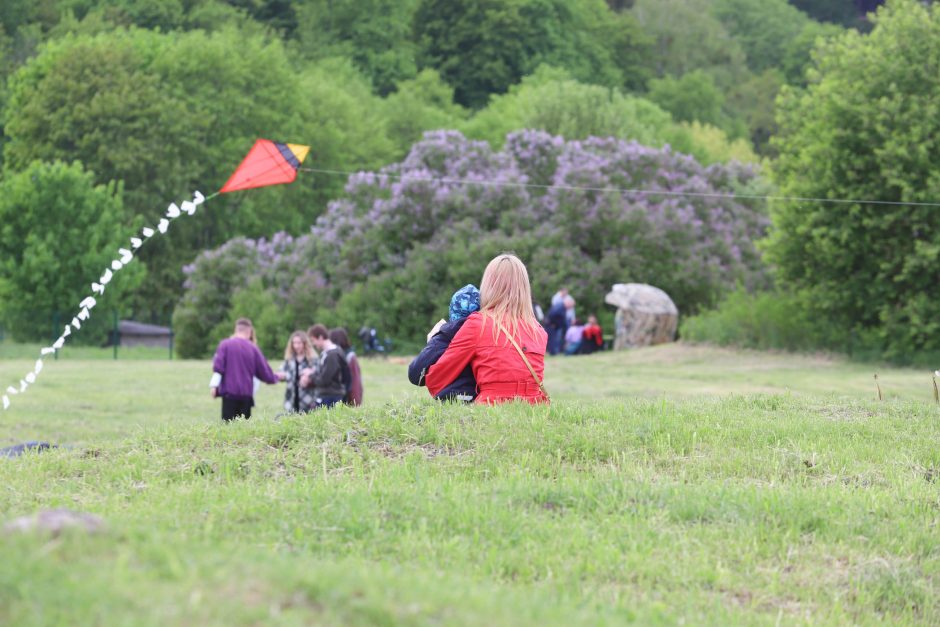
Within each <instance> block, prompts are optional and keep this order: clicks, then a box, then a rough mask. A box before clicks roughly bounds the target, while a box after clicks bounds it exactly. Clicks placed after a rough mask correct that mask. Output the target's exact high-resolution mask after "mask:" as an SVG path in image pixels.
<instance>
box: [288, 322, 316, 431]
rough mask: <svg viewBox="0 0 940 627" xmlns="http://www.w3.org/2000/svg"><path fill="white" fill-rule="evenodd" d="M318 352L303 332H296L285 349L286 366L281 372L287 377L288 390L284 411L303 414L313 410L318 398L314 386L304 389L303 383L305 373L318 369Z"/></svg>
mask: <svg viewBox="0 0 940 627" xmlns="http://www.w3.org/2000/svg"><path fill="white" fill-rule="evenodd" d="M316 364H317V352H316V351H315V350H313V345H312V344H311V343H310V338H308V337H307V334H306V333H304V332H303V331H294V332H293V333H292V334H291V336H290V339H289V340H288V341H287V347H286V348H285V349H284V365H283V366H282V367H281V370H282V371H283V372H284V373H285V375H286V377H287V378H286V380H287V390H286V391H285V392H284V409H286V410H287V411H291V412H294V413H295V414H301V413H305V412H308V411H310V410H311V409H313V406H314V405H316V401H317V399H316V396H315V395H314V393H313V386H310V387H304V386H303V384H302V383H301V379H302V378H303V374H304V371H310V370H312V369H314V368H316Z"/></svg>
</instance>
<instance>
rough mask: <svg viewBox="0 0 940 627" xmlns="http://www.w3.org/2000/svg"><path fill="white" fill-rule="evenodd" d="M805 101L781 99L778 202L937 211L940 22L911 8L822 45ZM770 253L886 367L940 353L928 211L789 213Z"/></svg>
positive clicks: (894, 7)
mask: <svg viewBox="0 0 940 627" xmlns="http://www.w3.org/2000/svg"><path fill="white" fill-rule="evenodd" d="M818 65H819V69H818V71H811V73H810V79H811V80H810V83H809V86H808V87H807V88H806V89H805V90H799V89H789V88H787V89H785V90H784V92H783V95H782V97H781V100H780V107H779V116H778V119H779V123H780V132H779V135H778V137H777V138H776V139H775V145H776V146H777V148H778V150H779V152H780V157H779V159H778V161H777V163H776V165H775V167H774V172H775V174H776V177H777V180H778V181H779V183H780V187H781V191H782V193H784V194H786V195H788V196H799V197H817V198H849V199H855V198H857V199H878V200H886V201H896V202H919V201H920V202H923V201H936V200H937V197H938V196H940V144H938V142H940V139H938V138H940V79H938V76H940V75H938V73H937V67H940V11H938V9H937V8H936V7H925V6H923V5H922V4H921V3H919V2H915V1H914V0H894V1H891V2H889V3H888V4H887V5H886V6H885V8H883V9H881V10H880V11H879V12H878V14H877V17H876V20H875V26H874V30H873V31H872V32H871V34H870V35H860V34H858V33H856V32H854V31H848V32H847V33H846V34H844V35H842V36H841V37H839V38H837V39H836V40H835V41H832V42H829V43H827V44H826V45H825V46H824V47H823V48H822V49H821V51H820V53H819V57H818ZM773 217H774V231H773V235H772V238H771V240H770V244H769V248H768V252H769V254H770V258H771V260H772V261H773V262H774V263H775V264H776V265H777V266H778V268H779V274H780V278H781V279H782V280H783V281H784V282H785V284H788V285H790V286H793V287H795V288H796V289H799V290H803V291H804V292H805V293H807V294H809V296H810V298H809V300H810V302H813V303H814V304H815V306H816V310H817V313H818V314H820V315H822V316H825V317H827V318H829V319H830V320H833V321H835V322H837V323H838V324H840V325H841V326H842V327H843V328H844V329H845V330H846V332H847V333H848V332H849V331H856V332H858V333H860V334H868V335H869V336H873V337H876V338H877V339H878V341H879V342H880V344H881V345H882V346H883V347H884V348H886V349H887V351H888V354H889V356H891V357H896V358H900V357H903V356H904V355H909V354H910V352H912V351H915V350H923V349H930V350H936V349H938V348H940V333H938V332H940V303H938V301H937V299H936V298H933V297H932V296H931V295H932V294H935V293H936V289H937V284H938V282H940V213H938V211H937V209H936V207H918V206H911V205H900V206H885V205H873V204H867V203H857V204H855V203H853V204H847V205H830V204H823V203H812V202H806V203H796V202H793V203H786V204H781V205H778V206H776V207H775V210H774V214H773Z"/></svg>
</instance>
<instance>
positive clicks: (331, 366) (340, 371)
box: [301, 324, 349, 409]
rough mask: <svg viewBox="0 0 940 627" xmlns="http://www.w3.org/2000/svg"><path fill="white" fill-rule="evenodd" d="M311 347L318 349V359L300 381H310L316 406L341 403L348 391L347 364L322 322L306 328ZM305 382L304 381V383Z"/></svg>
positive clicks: (343, 354) (341, 351) (344, 356)
mask: <svg viewBox="0 0 940 627" xmlns="http://www.w3.org/2000/svg"><path fill="white" fill-rule="evenodd" d="M307 335H309V336H310V342H311V343H312V344H313V347H314V348H316V349H317V350H318V351H320V361H319V363H318V364H317V370H316V372H314V373H308V374H306V375H304V377H305V379H301V382H302V383H304V382H305V381H306V382H312V383H313V385H314V393H315V394H316V397H317V405H316V408H317V409H319V408H321V407H326V408H330V407H332V406H333V405H335V404H336V403H341V402H342V401H343V399H344V398H346V392H347V391H348V385H349V380H348V374H344V373H348V372H349V366H348V364H347V363H346V355H345V353H343V349H342V348H340V347H339V346H337V345H336V344H334V343H333V342H332V341H331V340H330V332H329V330H327V328H326V327H325V326H323V325H322V324H315V325H313V326H312V327H310V328H309V329H308V330H307ZM306 384H307V383H304V385H306Z"/></svg>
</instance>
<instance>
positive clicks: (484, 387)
mask: <svg viewBox="0 0 940 627" xmlns="http://www.w3.org/2000/svg"><path fill="white" fill-rule="evenodd" d="M515 340H516V342H518V344H519V347H520V348H521V349H522V350H523V352H524V353H525V355H526V357H527V358H528V360H529V363H530V364H532V369H533V370H535V374H537V375H538V377H539V380H540V381H541V380H542V377H544V376H545V375H544V373H545V346H546V344H547V342H548V336H547V335H546V333H545V330H544V329H543V328H542V327H540V326H537V327H535V328H534V329H526V328H524V327H520V328H519V331H518V333H517V335H516V336H515ZM467 364H470V367H471V368H472V369H473V376H474V378H476V380H477V388H478V389H479V392H480V393H479V395H478V396H477V398H476V401H475V402H477V403H486V404H493V403H501V402H503V401H511V400H513V399H516V398H518V399H522V400H525V401H528V402H530V403H544V402H547V401H548V398H547V397H546V396H545V395H544V394H542V391H541V390H540V389H539V385H538V383H537V382H536V381H535V379H534V378H533V377H532V373H531V372H529V369H528V368H527V367H526V365H525V362H524V361H523V360H522V356H521V355H519V351H517V350H516V349H515V348H514V347H513V345H512V343H510V342H509V340H508V339H507V338H506V336H505V335H503V334H502V333H500V337H499V339H498V340H494V339H493V321H492V319H490V318H484V317H483V316H482V315H481V314H480V313H479V312H475V313H472V314H470V317H469V318H467V321H466V322H465V323H464V325H463V327H462V328H461V329H460V331H458V332H457V334H456V335H455V336H454V339H453V340H452V341H451V343H450V346H449V347H448V348H447V350H446V351H445V352H444V354H443V355H441V358H440V359H439V360H438V361H437V363H436V364H434V365H433V366H431V368H430V369H429V370H428V374H427V376H426V377H425V382H426V383H427V386H428V391H429V392H431V395H432V396H436V395H437V394H438V392H440V391H441V390H443V389H444V388H445V387H447V386H448V385H449V384H450V383H451V382H452V381H453V380H454V379H456V378H457V376H458V375H459V374H460V373H461V372H463V369H464V368H466V367H467Z"/></svg>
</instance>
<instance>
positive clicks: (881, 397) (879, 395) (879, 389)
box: [875, 373, 885, 401]
mask: <svg viewBox="0 0 940 627" xmlns="http://www.w3.org/2000/svg"><path fill="white" fill-rule="evenodd" d="M875 389H876V390H877V391H878V400H879V401H883V400H885V397H884V395H883V394H882V393H881V386H880V385H878V373H875Z"/></svg>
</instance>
